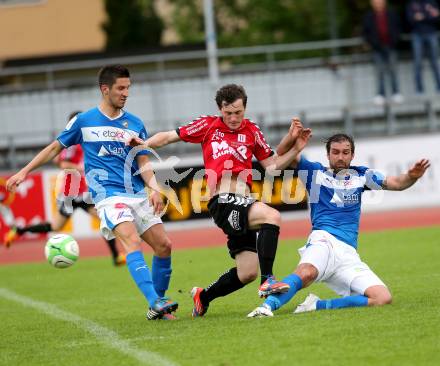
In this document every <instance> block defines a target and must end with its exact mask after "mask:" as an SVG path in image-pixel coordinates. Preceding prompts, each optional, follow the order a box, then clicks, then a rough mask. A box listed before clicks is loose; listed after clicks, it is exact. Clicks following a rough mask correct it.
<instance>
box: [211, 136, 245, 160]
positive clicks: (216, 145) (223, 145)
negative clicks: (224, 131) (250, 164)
mask: <svg viewBox="0 0 440 366" xmlns="http://www.w3.org/2000/svg"><path fill="white" fill-rule="evenodd" d="M211 147H212V158H213V159H214V160H216V159H218V158H219V157H221V156H223V155H233V156H234V158H236V159H237V160H239V161H241V162H244V160H243V157H242V156H241V155H240V154H239V153H238V152H237V151H236V150H235V149H234V148H233V147H231V146H229V145H228V143H227V142H226V141H222V142H217V141H211Z"/></svg>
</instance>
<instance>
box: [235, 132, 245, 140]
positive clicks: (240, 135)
mask: <svg viewBox="0 0 440 366" xmlns="http://www.w3.org/2000/svg"><path fill="white" fill-rule="evenodd" d="M237 141H238V142H246V135H243V134H242V133H239V134H238V135H237Z"/></svg>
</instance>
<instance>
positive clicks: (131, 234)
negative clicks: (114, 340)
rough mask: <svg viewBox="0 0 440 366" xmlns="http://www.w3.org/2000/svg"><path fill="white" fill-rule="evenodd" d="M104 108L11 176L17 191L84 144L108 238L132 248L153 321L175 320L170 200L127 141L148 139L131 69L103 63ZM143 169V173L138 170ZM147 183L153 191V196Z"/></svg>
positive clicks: (82, 117) (132, 265)
mask: <svg viewBox="0 0 440 366" xmlns="http://www.w3.org/2000/svg"><path fill="white" fill-rule="evenodd" d="M98 79H99V80H98V81H99V88H100V91H101V94H102V99H101V102H100V104H99V106H97V107H95V108H92V109H91V110H89V111H87V112H84V113H80V114H78V115H77V116H75V117H74V118H72V119H71V120H70V121H69V123H68V124H67V126H66V128H65V130H64V131H63V132H62V133H61V134H60V135H59V136H58V138H57V139H56V140H55V141H54V142H52V143H51V144H50V145H48V146H47V147H46V148H44V149H43V150H42V151H41V152H40V153H39V154H38V155H37V156H36V157H35V158H34V159H33V160H32V161H31V162H30V163H29V164H28V165H26V166H25V167H24V168H23V169H22V170H20V172H18V173H17V174H16V175H14V176H13V177H11V178H10V179H9V180H8V182H7V188H8V189H9V190H14V189H15V187H16V186H18V185H19V184H20V183H21V182H23V180H24V179H25V177H26V175H27V174H29V173H30V172H31V171H32V170H34V169H36V168H38V167H39V166H41V165H43V164H45V163H47V162H49V161H51V160H52V159H53V158H54V157H55V156H56V155H58V154H59V152H60V151H61V150H62V149H63V148H66V147H69V146H72V145H75V144H81V146H82V148H83V151H84V168H85V169H84V170H85V175H86V180H87V185H88V187H89V191H90V193H91V196H92V200H93V202H94V204H95V206H96V209H97V211H98V215H99V217H100V219H101V232H102V234H103V236H104V237H105V238H106V239H111V238H114V237H117V238H118V239H119V240H120V241H121V243H122V244H123V246H124V249H125V251H126V252H127V257H126V260H127V266H128V269H129V272H130V274H131V276H132V278H133V280H134V281H135V283H136V284H137V286H138V288H139V290H140V291H141V292H142V294H143V295H144V296H145V298H146V299H147V301H148V303H149V306H150V309H149V311H148V313H147V319H167V320H169V319H174V316H173V315H172V314H171V313H172V312H173V311H175V310H176V309H177V306H178V305H177V303H176V302H173V301H171V300H169V299H168V298H166V297H164V294H165V291H166V290H167V289H168V285H169V281H170V276H171V242H170V239H169V238H168V237H167V235H166V233H165V231H164V228H163V224H162V221H161V219H160V217H159V216H158V214H159V213H160V212H161V211H162V210H163V207H164V204H163V200H162V197H161V195H160V193H159V190H160V188H159V186H158V184H157V182H156V179H155V175H154V173H153V171H152V170H151V168H150V162H149V158H148V156H147V154H148V153H147V152H146V151H137V150H136V149H132V148H131V147H130V146H126V145H125V142H126V141H127V140H129V139H130V138H132V137H140V138H142V139H145V138H146V137H147V133H146V130H145V127H144V124H143V122H142V121H141V120H140V119H139V118H138V117H136V116H134V115H133V114H131V113H128V112H127V111H125V110H123V109H122V108H123V107H124V105H125V102H126V101H127V98H128V94H129V87H130V73H129V71H128V69H127V68H125V67H124V66H122V65H112V66H105V67H103V68H102V69H101V70H100V72H99V76H98ZM137 171H140V172H141V173H140V174H135V173H136V172H137ZM145 185H147V186H148V187H149V188H150V189H151V192H150V193H149V195H148V196H147V192H146V189H145ZM142 240H143V241H145V242H146V243H148V244H149V245H150V246H151V247H152V248H153V251H154V254H155V255H154V257H153V266H152V273H150V270H149V268H148V266H147V264H146V263H145V260H144V257H143V255H142V252H141V243H142Z"/></svg>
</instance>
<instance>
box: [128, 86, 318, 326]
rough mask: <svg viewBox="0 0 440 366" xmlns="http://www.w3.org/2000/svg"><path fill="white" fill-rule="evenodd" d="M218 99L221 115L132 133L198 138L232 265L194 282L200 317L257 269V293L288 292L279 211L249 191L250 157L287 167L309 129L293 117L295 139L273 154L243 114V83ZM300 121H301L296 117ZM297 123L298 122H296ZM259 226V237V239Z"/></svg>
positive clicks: (157, 140) (155, 142)
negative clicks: (280, 272)
mask: <svg viewBox="0 0 440 366" xmlns="http://www.w3.org/2000/svg"><path fill="white" fill-rule="evenodd" d="M215 100H216V103H217V106H218V108H219V110H220V113H221V116H202V117H199V118H198V119H196V120H194V121H193V122H191V123H189V124H187V125H184V126H181V127H179V128H177V129H176V130H172V131H168V132H159V133H157V134H155V135H154V136H152V137H151V138H149V139H148V140H146V141H145V142H144V141H142V140H141V139H139V138H133V139H132V140H131V141H130V144H131V145H132V146H138V145H143V146H145V147H146V148H147V147H148V148H158V147H162V146H165V145H167V144H170V143H173V142H177V141H180V140H183V141H185V142H191V143H200V144H201V146H202V151H203V159H204V165H205V173H206V178H207V182H208V187H209V191H210V193H211V199H210V200H209V203H208V209H209V212H210V214H211V216H212V217H213V219H214V222H215V223H216V225H217V226H218V227H219V228H221V229H222V230H223V232H224V233H225V234H226V235H227V237H228V249H229V253H230V255H231V257H232V258H233V259H235V263H236V267H234V268H231V269H230V270H228V271H226V272H225V273H224V274H222V275H221V276H220V277H219V278H218V279H217V280H216V281H215V282H214V283H213V284H211V285H210V286H208V287H207V288H204V289H203V288H200V287H194V288H193V289H192V291H191V295H192V298H193V300H194V309H193V312H192V315H193V317H196V316H203V315H204V314H205V313H206V311H207V309H208V306H209V303H210V302H211V301H212V300H214V299H215V298H217V297H221V296H226V295H228V294H230V293H232V292H234V291H236V290H238V289H240V288H242V287H243V286H245V285H246V284H248V283H250V282H252V281H254V280H255V279H256V277H257V275H258V264H259V265H260V272H261V285H260V287H259V295H260V296H261V297H266V296H268V295H270V294H272V293H280V292H285V291H288V289H289V285H287V284H284V283H282V282H277V281H276V280H275V278H274V276H273V270H272V267H273V262H274V259H275V254H276V249H277V243H278V236H279V227H280V222H281V216H280V213H279V212H278V211H277V210H275V209H274V208H272V207H270V206H268V205H266V204H265V203H262V202H258V201H256V200H255V199H254V198H253V197H251V195H250V188H251V185H252V156H255V157H256V158H257V160H258V161H259V162H260V164H261V165H262V166H263V167H264V168H265V169H269V170H272V169H276V170H278V169H279V170H282V169H285V168H286V167H287V166H288V165H289V164H290V163H291V162H292V161H293V160H294V159H295V158H296V156H297V155H298V154H299V152H300V151H301V150H302V149H303V148H304V146H305V145H306V143H307V141H308V139H309V138H310V136H311V130H310V129H303V128H302V126H301V124H298V123H297V124H295V122H292V125H293V126H294V128H292V129H291V132H290V133H292V134H295V136H293V137H294V139H295V140H296V141H297V143H296V144H295V145H294V146H293V147H292V148H291V149H290V150H289V151H288V152H287V153H286V154H284V155H282V156H277V155H274V152H273V151H272V149H271V148H270V146H269V145H268V144H267V143H266V141H265V139H264V136H263V133H262V132H261V130H260V129H259V127H258V126H257V125H256V124H255V123H253V122H252V121H250V120H249V119H246V118H244V114H245V109H246V102H247V95H246V92H245V90H244V88H243V87H242V86H239V85H235V84H228V85H225V86H223V87H222V88H220V89H219V90H218V91H217V94H216V98H215ZM298 122H299V121H298ZM298 126H300V127H298ZM257 231H258V238H257Z"/></svg>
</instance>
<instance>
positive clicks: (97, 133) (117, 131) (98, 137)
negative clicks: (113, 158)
mask: <svg viewBox="0 0 440 366" xmlns="http://www.w3.org/2000/svg"><path fill="white" fill-rule="evenodd" d="M81 133H82V137H83V141H84V142H102V141H117V142H125V141H126V140H127V139H128V137H130V136H139V132H136V131H131V130H124V129H122V128H117V127H110V126H103V127H82V128H81Z"/></svg>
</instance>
